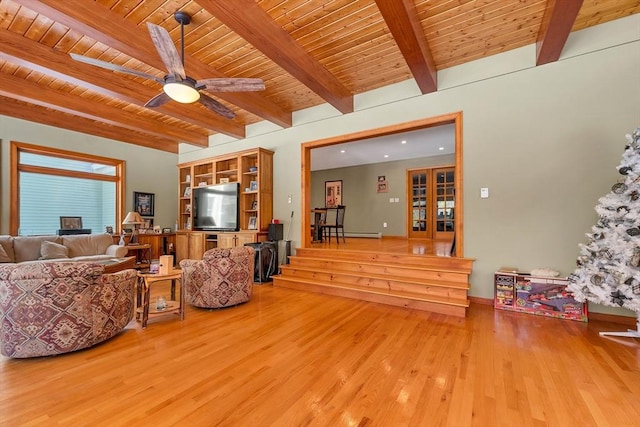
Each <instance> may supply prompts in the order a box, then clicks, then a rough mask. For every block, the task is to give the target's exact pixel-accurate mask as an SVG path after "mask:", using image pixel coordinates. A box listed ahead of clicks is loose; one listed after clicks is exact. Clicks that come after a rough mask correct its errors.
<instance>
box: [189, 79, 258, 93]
mask: <svg viewBox="0 0 640 427" xmlns="http://www.w3.org/2000/svg"><path fill="white" fill-rule="evenodd" d="M196 84H197V86H198V88H200V86H201V85H202V86H204V87H202V89H204V90H210V91H213V92H254V91H258V90H264V82H263V81H262V79H248V78H236V79H233V78H220V79H203V80H198V82H197V83H196Z"/></svg>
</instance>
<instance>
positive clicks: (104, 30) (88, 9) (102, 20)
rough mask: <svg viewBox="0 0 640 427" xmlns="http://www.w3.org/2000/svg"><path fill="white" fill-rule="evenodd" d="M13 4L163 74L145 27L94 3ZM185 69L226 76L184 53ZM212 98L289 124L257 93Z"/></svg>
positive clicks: (28, 0)
mask: <svg viewBox="0 0 640 427" xmlns="http://www.w3.org/2000/svg"><path fill="white" fill-rule="evenodd" d="M16 3H20V4H22V5H23V6H25V7H27V8H28V9H31V10H33V11H34V12H37V13H39V14H42V15H43V16H46V17H47V18H49V19H52V20H54V21H56V22H59V23H61V24H62V25H65V26H67V27H69V28H71V29H72V30H73V31H76V32H78V33H80V34H83V35H86V36H87V37H89V38H91V39H93V40H96V41H99V42H100V43H103V44H105V45H107V46H109V47H112V48H114V49H116V50H118V51H120V52H122V53H124V54H125V55H128V56H130V57H132V58H136V59H137V60H139V61H141V62H144V63H145V64H147V65H150V66H152V67H154V68H157V69H158V70H160V71H162V72H166V68H165V66H164V63H163V62H162V60H161V59H160V56H159V55H158V52H157V50H156V48H155V45H154V44H153V42H152V41H151V37H150V36H149V32H148V31H147V29H146V27H145V26H142V27H139V26H137V25H135V24H134V23H132V22H130V21H128V20H126V19H125V18H123V17H122V16H120V15H118V14H116V13H114V12H112V11H111V10H109V9H108V8H106V7H104V6H101V5H100V4H98V3H96V2H68V1H64V2H63V1H59V0H42V1H33V0H16ZM185 68H186V71H187V74H188V75H190V76H191V77H193V78H196V79H205V78H225V77H226V78H228V77H230V76H226V75H224V74H222V73H221V72H219V71H218V70H216V69H215V68H212V67H210V66H208V65H207V64H204V63H203V62H201V61H199V60H197V59H195V58H193V57H191V56H189V55H186V54H185ZM215 97H216V98H220V99H224V100H225V101H227V102H230V103H231V104H233V105H236V106H238V107H240V108H242V109H244V110H246V111H249V112H251V113H253V114H255V115H256V116H258V117H261V118H263V119H265V120H269V121H271V122H273V123H275V124H277V125H279V126H282V127H285V128H287V127H291V125H292V120H293V119H292V113H291V112H290V111H285V110H284V109H283V108H281V107H280V106H278V105H277V104H275V103H274V102H272V101H270V100H269V99H267V98H266V97H264V96H263V95H261V94H259V93H256V92H216V93H215Z"/></svg>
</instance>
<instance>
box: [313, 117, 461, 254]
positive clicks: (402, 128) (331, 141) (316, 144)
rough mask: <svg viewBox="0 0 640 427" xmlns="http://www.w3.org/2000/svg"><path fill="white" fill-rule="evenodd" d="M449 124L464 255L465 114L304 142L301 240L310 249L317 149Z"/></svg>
mask: <svg viewBox="0 0 640 427" xmlns="http://www.w3.org/2000/svg"><path fill="white" fill-rule="evenodd" d="M445 124H453V125H454V128H455V131H454V132H455V165H454V186H455V188H456V191H455V195H454V205H455V209H456V221H455V223H454V224H453V231H454V239H455V245H456V254H455V256H457V257H463V256H464V252H463V250H464V239H463V222H462V218H463V215H462V212H463V209H462V208H463V206H462V186H461V184H462V112H456V113H450V114H445V115H442V116H436V117H431V118H427V119H421V120H415V121H411V122H406V123H401V124H395V125H391V126H386V127H382V128H376V129H370V130H366V131H361V132H355V133H351V134H346V135H340V136H337V137H331V138H325V139H320V140H316V141H310V142H306V143H303V144H302V146H301V157H302V158H301V165H302V197H301V204H302V212H303V214H302V215H301V218H302V219H301V233H300V236H301V240H302V246H303V247H309V246H310V244H311V233H310V232H309V230H310V227H311V224H310V222H311V221H310V215H307V214H306V213H308V212H310V211H311V151H312V150H313V149H314V148H320V147H327V146H331V145H337V144H344V143H347V142H353V141H358V140H363V139H367V138H373V137H377V136H383V135H392V134H398V133H403V132H408V131H412V130H418V129H424V128H428V127H435V126H440V125H445Z"/></svg>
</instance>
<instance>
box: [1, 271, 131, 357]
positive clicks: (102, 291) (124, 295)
mask: <svg viewBox="0 0 640 427" xmlns="http://www.w3.org/2000/svg"><path fill="white" fill-rule="evenodd" d="M103 270H104V266H102V265H98V264H91V263H80V262H33V263H21V264H0V353H2V354H3V355H5V356H8V357H13V358H25V357H39V356H50V355H54V354H61V353H68V352H71V351H76V350H80V349H83V348H87V347H91V346H93V345H95V344H97V343H100V342H102V341H105V340H107V339H109V338H111V337H113V336H115V335H117V334H118V333H119V332H120V331H122V330H123V329H124V327H125V326H126V325H127V324H128V323H129V322H130V321H131V319H133V306H134V298H135V283H136V277H137V273H136V271H135V270H123V271H120V272H118V273H113V274H102V273H103Z"/></svg>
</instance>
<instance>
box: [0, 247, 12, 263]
mask: <svg viewBox="0 0 640 427" xmlns="http://www.w3.org/2000/svg"><path fill="white" fill-rule="evenodd" d="M0 262H11V258H9V255H7V252H6V251H5V250H4V248H3V247H2V245H0Z"/></svg>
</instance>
